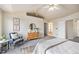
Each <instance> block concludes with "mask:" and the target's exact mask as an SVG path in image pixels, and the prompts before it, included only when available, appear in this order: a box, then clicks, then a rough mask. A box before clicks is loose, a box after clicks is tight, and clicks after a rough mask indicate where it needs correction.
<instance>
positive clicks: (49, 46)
mask: <svg viewBox="0 0 79 59" xmlns="http://www.w3.org/2000/svg"><path fill="white" fill-rule="evenodd" d="M77 53H79V43H77V42H73V41H69V40H67V39H62V38H54V39H51V40H46V41H40V42H39V43H38V44H37V45H36V47H35V49H34V51H33V54H77Z"/></svg>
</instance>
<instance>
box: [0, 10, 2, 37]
mask: <svg viewBox="0 0 79 59" xmlns="http://www.w3.org/2000/svg"><path fill="white" fill-rule="evenodd" d="M1 34H2V10H1V9H0V36H1Z"/></svg>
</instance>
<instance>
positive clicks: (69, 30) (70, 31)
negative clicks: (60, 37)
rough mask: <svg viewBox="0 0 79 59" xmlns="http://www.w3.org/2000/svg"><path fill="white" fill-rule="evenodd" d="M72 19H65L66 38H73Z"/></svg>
mask: <svg viewBox="0 0 79 59" xmlns="http://www.w3.org/2000/svg"><path fill="white" fill-rule="evenodd" d="M73 32H74V31H73V20H68V21H66V38H67V39H73V34H74V33H73Z"/></svg>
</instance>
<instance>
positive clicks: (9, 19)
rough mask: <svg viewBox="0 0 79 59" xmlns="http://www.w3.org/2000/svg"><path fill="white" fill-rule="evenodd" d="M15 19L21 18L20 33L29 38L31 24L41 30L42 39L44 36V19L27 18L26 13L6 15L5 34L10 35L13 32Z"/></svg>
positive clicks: (4, 21)
mask: <svg viewBox="0 0 79 59" xmlns="http://www.w3.org/2000/svg"><path fill="white" fill-rule="evenodd" d="M13 17H18V18H20V33H21V34H22V35H23V36H24V37H27V33H28V30H29V25H30V24H31V23H35V25H36V27H37V28H39V33H40V37H43V36H44V21H43V19H40V18H36V17H31V16H26V14H25V13H14V14H10V13H4V20H3V23H4V25H3V29H4V30H3V32H4V33H5V34H6V35H8V34H9V33H10V32H13Z"/></svg>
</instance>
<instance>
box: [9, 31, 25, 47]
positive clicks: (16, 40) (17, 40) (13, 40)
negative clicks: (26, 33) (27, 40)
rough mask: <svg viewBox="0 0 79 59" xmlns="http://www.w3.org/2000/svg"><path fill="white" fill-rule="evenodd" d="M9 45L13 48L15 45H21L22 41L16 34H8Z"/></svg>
mask: <svg viewBox="0 0 79 59" xmlns="http://www.w3.org/2000/svg"><path fill="white" fill-rule="evenodd" d="M9 36H10V39H11V44H13V46H14V47H15V46H16V45H17V44H20V43H23V41H24V39H23V37H22V36H21V35H19V34H18V33H17V32H12V33H9Z"/></svg>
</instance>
